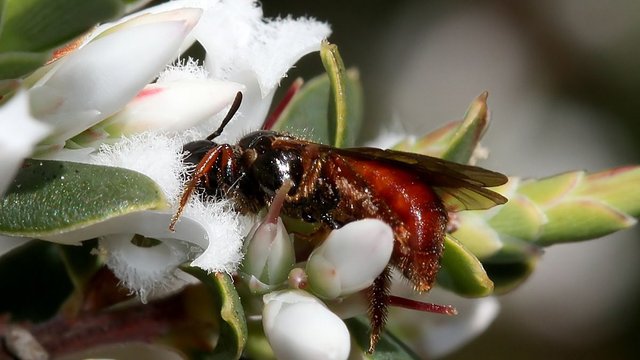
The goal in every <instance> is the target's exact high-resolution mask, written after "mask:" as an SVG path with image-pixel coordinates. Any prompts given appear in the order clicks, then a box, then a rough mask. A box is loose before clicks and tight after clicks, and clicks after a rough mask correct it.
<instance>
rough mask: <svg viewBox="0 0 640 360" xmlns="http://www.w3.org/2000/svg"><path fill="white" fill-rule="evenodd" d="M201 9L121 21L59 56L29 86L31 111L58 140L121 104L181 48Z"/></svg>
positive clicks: (53, 141)
mask: <svg viewBox="0 0 640 360" xmlns="http://www.w3.org/2000/svg"><path fill="white" fill-rule="evenodd" d="M200 14H201V11H200V10H198V9H189V10H182V11H178V10H176V11H174V13H173V14H172V15H174V16H172V17H164V16H160V15H157V16H156V17H158V19H157V20H158V21H152V20H153V19H148V21H146V22H143V23H140V24H139V23H134V24H133V25H131V26H120V27H119V28H118V31H112V32H110V33H108V34H107V35H104V36H99V37H97V38H95V39H93V41H91V42H89V43H87V44H86V45H84V46H82V47H80V48H79V49H78V50H76V51H74V52H72V53H71V54H69V55H67V56H65V57H62V58H60V59H59V60H58V61H57V62H56V63H54V64H55V65H54V66H53V67H52V68H51V70H49V71H48V72H47V73H46V74H45V75H44V77H43V78H42V79H40V80H39V81H38V82H37V83H36V84H35V85H34V86H33V87H32V88H31V89H30V90H29V92H30V97H31V104H32V107H33V114H34V116H35V117H36V118H38V119H41V120H43V121H44V122H46V123H48V124H50V125H52V126H53V129H54V130H53V134H52V135H51V136H50V137H49V138H48V139H47V143H49V144H53V145H57V144H61V143H64V141H65V140H67V139H69V138H71V137H72V136H74V135H77V134H79V133H80V132H82V131H84V130H85V129H88V128H89V127H91V126H93V125H95V124H97V123H98V122H100V121H102V120H104V119H105V118H107V117H108V116H110V115H112V114H114V113H115V112H117V111H119V110H120V109H122V107H123V106H124V105H126V103H127V102H129V101H130V100H131V99H132V98H133V97H134V96H135V95H136V94H137V93H138V92H139V91H140V90H141V89H142V88H143V87H144V86H145V85H146V84H148V83H149V82H150V81H151V80H153V79H154V78H155V77H156V76H157V75H158V73H159V72H160V71H161V70H162V69H163V68H164V67H165V66H166V64H167V63H168V62H170V61H171V60H173V59H174V58H175V57H176V56H177V55H178V54H179V49H180V46H181V45H182V43H183V42H184V40H185V38H186V36H187V35H188V34H189V32H190V31H191V29H192V28H193V26H194V25H195V24H196V22H197V20H198V19H199V17H200Z"/></svg>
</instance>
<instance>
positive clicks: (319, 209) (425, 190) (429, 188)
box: [170, 93, 507, 351]
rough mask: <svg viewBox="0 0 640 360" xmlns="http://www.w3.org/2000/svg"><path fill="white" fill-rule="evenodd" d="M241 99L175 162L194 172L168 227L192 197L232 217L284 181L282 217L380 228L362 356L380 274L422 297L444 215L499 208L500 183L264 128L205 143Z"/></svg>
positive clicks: (377, 305) (376, 318) (379, 316)
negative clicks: (217, 202) (389, 239)
mask: <svg viewBox="0 0 640 360" xmlns="http://www.w3.org/2000/svg"><path fill="white" fill-rule="evenodd" d="M241 99H242V94H241V93H238V96H237V97H236V101H234V104H233V105H232V108H231V110H230V111H229V113H228V114H227V116H226V117H225V119H224V120H223V121H222V124H221V125H220V127H219V128H218V130H216V131H215V132H214V133H213V134H211V135H209V136H208V137H207V138H206V139H205V140H200V141H194V142H191V143H188V144H186V145H185V146H184V152H185V153H186V157H185V162H186V163H188V164H192V165H195V168H194V171H193V175H192V177H191V178H190V179H189V180H188V182H187V184H186V186H185V189H184V192H183V194H182V197H181V200H180V204H179V209H178V211H177V213H176V214H175V215H174V217H173V219H172V223H171V225H170V227H171V229H173V227H174V226H175V223H176V221H177V219H178V217H179V216H180V214H181V212H182V211H183V209H184V206H185V204H186V203H187V201H188V199H189V197H190V196H191V195H192V194H193V192H194V191H195V190H196V189H198V190H200V191H202V192H204V193H205V194H207V195H211V196H213V197H217V198H227V199H230V200H232V202H233V203H234V204H235V206H236V208H237V210H238V211H239V212H242V213H257V212H258V211H259V210H260V209H262V208H264V207H266V206H268V205H269V204H270V203H271V201H272V199H273V198H274V196H275V194H276V192H277V191H278V190H279V189H280V188H281V187H282V186H283V185H284V184H285V183H287V184H291V188H290V189H289V191H288V192H287V194H286V196H285V200H284V204H283V207H282V212H283V214H284V215H286V216H289V217H293V218H297V219H302V220H304V221H306V222H310V223H319V224H320V225H321V226H322V227H324V228H325V229H338V228H340V227H342V226H343V225H345V224H348V223H349V222H352V221H356V220H361V219H366V218H375V219H379V220H382V221H384V222H385V223H387V224H388V225H389V226H390V227H391V228H392V229H393V234H394V239H395V242H394V248H393V253H392V256H391V260H390V263H389V266H387V269H386V270H385V271H384V272H383V273H382V274H381V275H380V276H379V277H378V278H377V279H376V280H375V281H374V283H373V285H372V286H371V288H370V289H369V299H370V306H369V314H368V315H369V318H370V321H371V339H370V341H371V342H370V349H369V350H370V351H373V349H374V348H375V345H376V343H377V341H378V339H379V336H380V332H381V330H382V328H383V327H384V323H385V321H386V311H387V305H388V304H389V297H390V295H389V285H390V268H391V267H394V268H396V269H398V270H399V271H400V273H401V274H402V275H403V276H404V277H405V278H407V279H408V280H409V281H410V282H411V283H412V284H413V287H414V289H415V290H416V291H418V292H427V291H429V290H430V289H431V287H432V286H433V284H434V282H435V280H436V275H437V273H438V270H439V268H440V258H441V257H442V253H443V248H444V245H443V244H444V237H445V233H446V231H447V224H448V213H449V212H452V211H459V210H465V209H468V210H470V209H487V208H490V207H492V206H494V205H496V204H503V203H505V202H506V201H507V199H506V198H504V197H503V196H502V195H500V194H498V193H496V192H494V191H491V190H489V189H487V187H493V186H498V185H502V184H504V183H506V182H507V177H506V176H504V175H502V174H500V173H497V172H493V171H489V170H485V169H482V168H479V167H475V166H468V165H462V164H458V163H454V162H450V161H446V160H442V159H438V158H434V157H430V156H425V155H419V154H414V153H407V152H401V151H395V150H383V149H378V148H371V147H358V148H335V147H332V146H328V145H323V144H318V143H313V142H309V141H306V140H302V139H298V138H296V137H294V136H290V135H287V134H283V133H278V132H275V131H270V130H258V131H254V132H252V133H249V134H247V135H246V136H244V137H242V138H241V139H240V140H239V141H238V143H237V144H235V145H231V144H218V143H216V142H214V141H213V139H215V138H216V137H217V136H219V135H220V134H221V133H222V131H223V129H224V126H225V125H226V124H227V123H228V122H229V121H230V120H231V118H232V117H233V115H234V113H235V111H237V108H238V107H239V106H240V102H241Z"/></svg>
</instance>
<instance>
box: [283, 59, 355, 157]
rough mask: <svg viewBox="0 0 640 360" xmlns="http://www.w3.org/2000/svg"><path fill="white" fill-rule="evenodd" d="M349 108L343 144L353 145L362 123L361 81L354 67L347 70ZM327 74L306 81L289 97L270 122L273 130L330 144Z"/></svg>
mask: <svg viewBox="0 0 640 360" xmlns="http://www.w3.org/2000/svg"><path fill="white" fill-rule="evenodd" d="M346 82H347V99H346V101H347V102H348V103H347V104H346V108H347V109H349V110H348V114H347V120H346V133H345V134H352V135H350V136H347V137H346V138H345V139H344V143H343V145H344V146H353V145H354V144H355V137H356V135H357V134H358V133H359V131H360V126H361V123H362V107H363V104H362V85H361V84H360V75H359V74H358V72H357V71H356V70H353V69H350V70H347V72H346ZM329 88H330V83H329V76H328V75H326V74H325V75H321V76H318V77H315V78H313V79H311V80H310V81H308V82H306V83H305V84H304V85H303V87H302V89H300V91H299V92H298V93H297V94H296V95H295V96H294V97H293V99H291V102H290V103H289V105H288V106H287V107H286V108H285V109H284V111H283V112H282V115H281V116H280V117H279V118H278V120H277V121H276V123H275V124H274V125H273V126H272V129H273V130H276V131H284V132H287V133H290V134H293V135H297V136H300V137H302V138H304V139H308V140H310V141H314V142H318V143H322V144H333V143H332V140H331V139H332V135H330V134H331V130H330V126H329V121H330V116H329V112H328V107H327V104H328V103H329V99H330V98H329Z"/></svg>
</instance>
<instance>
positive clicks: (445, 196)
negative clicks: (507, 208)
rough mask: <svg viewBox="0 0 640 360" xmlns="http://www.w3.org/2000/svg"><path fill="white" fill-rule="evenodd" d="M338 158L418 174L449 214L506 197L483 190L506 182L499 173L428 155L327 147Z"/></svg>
mask: <svg viewBox="0 0 640 360" xmlns="http://www.w3.org/2000/svg"><path fill="white" fill-rule="evenodd" d="M327 150H328V151H331V152H335V153H337V154H340V155H342V156H346V157H354V158H358V159H364V160H367V159H368V160H375V161H380V162H383V163H387V164H391V165H395V166H399V167H401V168H403V169H404V170H409V171H412V172H415V173H416V174H419V175H420V177H421V178H422V179H424V182H425V183H427V184H428V185H430V186H432V187H433V189H434V190H435V191H436V193H437V194H438V195H439V196H440V198H441V199H442V201H443V202H444V205H445V207H446V208H447V210H449V211H459V210H480V209H488V208H491V207H493V206H495V205H499V204H504V203H506V202H507V198H505V197H504V196H502V195H500V194H498V193H496V192H494V191H491V190H489V189H487V187H492V186H498V185H502V184H504V183H506V182H507V180H508V179H507V177H506V176H504V175H503V174H500V173H497V172H494V171H490V170H486V169H483V168H480V167H477V166H470V165H462V164H458V163H454V162H451V161H446V160H442V159H438V158H434V157H431V156H426V155H420V154H414V153H407V152H402V151H396V150H383V149H377V148H369V147H359V148H346V149H339V148H327Z"/></svg>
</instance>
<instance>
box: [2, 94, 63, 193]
mask: <svg viewBox="0 0 640 360" xmlns="http://www.w3.org/2000/svg"><path fill="white" fill-rule="evenodd" d="M50 131H51V128H50V127H49V126H47V125H46V124H43V123H41V122H39V121H37V120H36V119H34V118H33V117H32V116H31V114H30V112H29V97H28V95H27V93H26V92H24V91H20V92H18V93H17V94H16V95H15V96H14V97H13V98H12V99H10V100H9V101H8V103H6V104H4V106H2V107H0V194H2V193H4V191H5V190H6V189H7V187H8V186H9V184H10V183H11V180H13V177H14V176H15V174H16V172H17V171H18V169H19V168H20V164H22V160H23V159H24V158H26V157H27V156H29V155H31V153H32V151H33V149H34V146H35V145H36V143H38V142H39V141H40V140H42V139H43V138H44V137H45V136H46V135H47V134H48V133H49V132H50Z"/></svg>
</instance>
